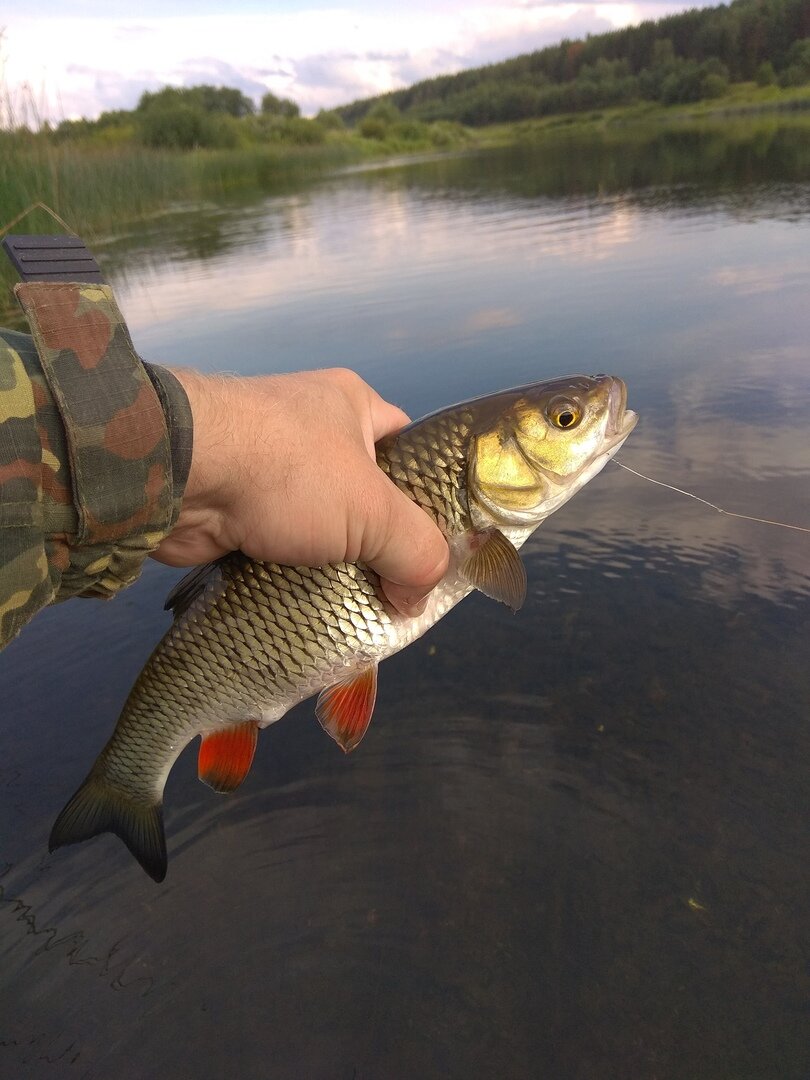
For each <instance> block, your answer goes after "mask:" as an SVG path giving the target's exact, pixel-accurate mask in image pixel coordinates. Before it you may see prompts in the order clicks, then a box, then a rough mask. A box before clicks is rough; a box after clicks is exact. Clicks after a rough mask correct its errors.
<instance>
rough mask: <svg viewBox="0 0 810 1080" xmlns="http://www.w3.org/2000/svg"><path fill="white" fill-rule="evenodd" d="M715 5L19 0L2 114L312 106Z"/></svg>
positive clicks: (8, 8) (54, 116)
mask: <svg viewBox="0 0 810 1080" xmlns="http://www.w3.org/2000/svg"><path fill="white" fill-rule="evenodd" d="M696 6H709V5H708V3H705V0H687V2H678V0H641V2H639V3H619V2H608V0H604V2H603V0H597V2H594V3H569V2H562V3H554V2H540V3H535V2H533V0H395V2H394V0H376V2H375V0H353V2H352V0H348V2H347V0H343V2H342V3H337V2H330V0H311V2H309V3H308V2H306V0H274V2H264V3H260V2H258V0H230V3H228V4H227V5H226V4H225V3H223V2H222V0H220V2H219V3H213V2H212V0H197V2H195V3H189V2H183V0H140V3H138V4H133V3H124V2H122V0H105V2H99V0H6V3H5V4H4V5H3V10H2V11H0V32H2V38H0V123H3V124H7V123H8V119H9V114H11V116H12V118H14V119H15V120H16V121H17V122H20V121H23V122H28V123H29V124H30V123H32V122H35V120H36V118H37V117H38V118H39V119H46V118H47V119H49V120H51V121H56V122H58V121H60V120H63V119H75V118H77V117H80V116H85V117H88V118H95V117H96V116H98V115H99V113H101V112H103V111H105V110H108V109H131V108H133V107H134V106H135V105H136V104H137V102H138V99H139V97H140V95H141V94H142V93H143V91H144V90H155V89H158V88H159V87H161V86H165V85H172V86H194V85H197V84H199V83H212V84H214V85H217V86H231V87H237V88H238V89H240V90H241V91H242V92H243V93H245V94H247V95H248V96H249V97H251V98H253V99H254V100H255V101H256V103H257V104H258V102H259V101H260V100H261V96H262V94H264V93H266V92H267V91H268V90H270V91H272V92H273V93H274V94H277V95H280V96H282V97H288V98H292V99H293V100H294V101H296V102H297V103H298V104H299V106H300V107H301V111H302V112H303V113H304V114H305V115H313V114H314V113H316V112H317V111H318V110H319V109H329V108H333V107H334V106H336V105H341V104H346V103H347V102H349V101H353V100H355V99H357V98H360V97H368V96H370V95H372V94H379V93H384V92H386V91H388V90H395V89H397V88H399V87H402V86H408V85H410V84H411V83H414V82H417V81H418V80H420V79H426V78H430V77H432V76H434V75H440V74H446V73H450V72H455V71H460V70H462V69H463V68H470V67H477V66H479V65H481V64H487V63H492V62H494V61H498V60H505V59H507V58H508V57H510V56H517V55H519V54H520V53H524V52H531V51H532V50H534V49H538V48H542V47H543V46H544V45H550V44H553V43H555V42H557V41H560V40H561V39H562V38H564V37H568V38H576V37H583V36H585V35H586V34H589V33H591V34H598V33H602V32H604V31H606V30H610V29H613V28H618V27H623V26H628V25H632V24H636V23H639V22H642V21H644V20H645V19H657V18H660V17H662V16H663V15H665V14H669V13H672V12H677V11H683V10H685V9H686V8H688V7H696Z"/></svg>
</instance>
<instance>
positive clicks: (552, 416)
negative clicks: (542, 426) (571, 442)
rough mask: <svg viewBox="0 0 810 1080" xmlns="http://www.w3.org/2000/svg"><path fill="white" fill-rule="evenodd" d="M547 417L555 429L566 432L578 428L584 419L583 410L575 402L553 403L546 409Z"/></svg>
mask: <svg viewBox="0 0 810 1080" xmlns="http://www.w3.org/2000/svg"><path fill="white" fill-rule="evenodd" d="M546 416H548V418H549V420H550V421H551V423H552V424H553V425H554V427H557V428H561V429H562V430H563V431H566V430H567V429H568V428H572V427H576V426H577V424H578V423H579V422H580V420H581V419H582V410H581V409H580V407H579V405H577V404H576V402H573V401H565V400H563V401H552V402H551V404H550V405H549V407H548V408H547V409H546Z"/></svg>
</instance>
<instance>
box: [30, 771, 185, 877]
mask: <svg viewBox="0 0 810 1080" xmlns="http://www.w3.org/2000/svg"><path fill="white" fill-rule="evenodd" d="M105 832H111V833H115V835H116V836H118V837H120V839H121V840H123V841H124V843H125V844H126V845H127V847H128V848H129V850H130V851H131V852H132V854H133V855H134V856H135V858H136V859H137V860H138V862H139V863H140V864H141V866H142V867H143V868H144V870H145V871H146V872H147V874H148V875H149V876H150V877H151V878H152V879H153V880H154V881H163V879H164V878H165V876H166V866H167V857H166V834H165V832H164V830H163V804H162V803H161V802H159V801H158V802H154V803H145V802H141V801H139V800H135V799H133V798H132V797H131V796H130V795H128V794H127V793H126V792H125V791H122V790H121V789H120V788H117V787H114V786H113V785H112V784H110V783H109V782H108V781H107V780H105V778H104V777H103V776H102V775H99V773H98V772H96V771H95V770H93V771H92V772H91V773H90V775H89V776H88V777H87V779H86V780H85V782H84V783H83V784H82V786H81V787H80V788H79V790H78V791H77V792H76V794H75V795H74V796H73V798H72V799H71V800H70V801H69V802H68V804H67V806H66V807H65V808H64V810H63V811H62V813H61V814H60V815H59V817H58V818H57V819H56V821H55V823H54V826H53V828H52V829H51V835H50V839H49V841H48V850H49V851H55V850H56V849H57V848H59V847H62V845H63V844H78V843H79V842H80V841H82V840H89V839H90V838H91V837H92V836H98V835H99V834H100V833H105Z"/></svg>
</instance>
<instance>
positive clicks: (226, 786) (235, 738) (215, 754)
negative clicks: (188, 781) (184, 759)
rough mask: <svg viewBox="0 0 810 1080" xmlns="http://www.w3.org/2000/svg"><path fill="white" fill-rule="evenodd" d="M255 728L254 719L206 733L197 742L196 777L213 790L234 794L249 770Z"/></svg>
mask: <svg viewBox="0 0 810 1080" xmlns="http://www.w3.org/2000/svg"><path fill="white" fill-rule="evenodd" d="M258 734H259V725H258V724H257V723H256V721H255V720H247V721H246V722H245V723H244V724H237V725H236V726H233V727H226V728H221V729H217V730H216V731H209V732H208V734H207V735H203V737H202V742H201V743H200V755H199V757H198V759H197V775H198V776H199V778H200V780H202V782H203V783H204V784H208V786H209V787H210V788H213V789H214V791H218V792H220V793H221V794H225V793H226V792H228V791H235V790H236V788H238V787H239V785H240V784H241V783H242V781H243V780H244V779H245V777H246V776H247V774H248V772H249V771H250V766H251V764H252V762H253V755H254V754H255V752H256V739H257V738H258Z"/></svg>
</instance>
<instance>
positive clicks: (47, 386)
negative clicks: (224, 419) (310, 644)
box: [0, 283, 191, 644]
mask: <svg viewBox="0 0 810 1080" xmlns="http://www.w3.org/2000/svg"><path fill="white" fill-rule="evenodd" d="M18 296H19V298H20V301H21V303H22V305H23V308H24V310H25V311H26V314H27V316H28V318H29V321H30V323H31V328H32V331H33V333H34V337H33V339H32V338H29V337H28V336H27V335H22V334H10V333H7V332H3V335H2V338H0V352H1V353H2V356H1V357H0V372H2V378H3V392H0V397H1V398H2V403H3V404H4V406H5V407H4V408H3V411H2V415H0V455H2V467H3V471H2V473H0V506H1V507H2V532H0V544H2V559H0V643H1V644H5V643H6V642H7V641H9V640H10V639H11V638H12V637H13V636H14V635H15V634H16V633H17V632H18V631H19V630H20V628H21V627H22V626H23V625H24V624H25V623H26V622H27V621H28V620H29V619H30V618H31V617H32V615H33V614H34V613H35V612H36V611H37V610H39V608H40V607H42V606H44V605H45V604H47V603H51V602H53V601H56V600H62V599H67V598H68V597H70V596H100V597H107V596H111V595H114V594H115V593H116V592H117V591H118V590H119V589H121V588H123V587H124V586H125V585H127V584H129V583H130V582H131V581H133V580H134V579H135V578H136V577H137V576H138V573H139V571H140V567H141V565H142V563H143V560H144V558H145V557H146V555H148V554H149V553H150V552H151V551H152V550H154V548H155V547H156V546H157V545H158V544H159V543H160V542H161V541H162V539H163V538H164V537H165V536H166V535H167V534H168V532H170V531H171V529H172V528H173V526H174V524H175V522H176V520H177V517H178V515H179V510H180V504H181V500H182V495H183V489H184V486H185V480H186V476H187V473H188V467H189V463H190V457H191V416H190V411H189V409H188V404H187V399H186V398H185V394H184V392H183V391H182V388H181V387H180V386H179V384H177V383H176V381H175V380H174V378H173V377H172V376H171V375H170V374H169V373H166V372H162V371H161V369H155V370H154V371H152V372H150V371H148V370H147V368H146V366H145V365H143V363H142V362H141V361H140V359H139V358H138V357H137V355H136V354H135V353H134V351H133V349H132V345H131V342H130V340H129V335H128V333H127V331H126V327H125V325H124V323H123V319H122V318H121V315H120V312H119V311H118V308H117V306H116V304H115V301H114V299H113V297H112V292H111V290H109V289H108V288H100V287H98V286H78V285H60V286H55V285H43V284H40V283H37V284H35V285H24V286H21V287H19V289H18ZM6 384H7V388H6ZM172 436H173V437H172Z"/></svg>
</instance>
